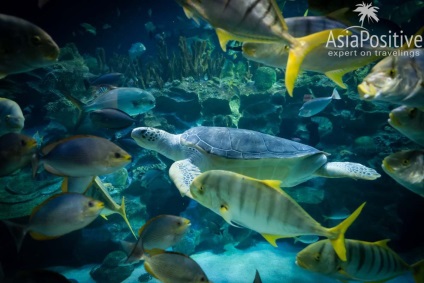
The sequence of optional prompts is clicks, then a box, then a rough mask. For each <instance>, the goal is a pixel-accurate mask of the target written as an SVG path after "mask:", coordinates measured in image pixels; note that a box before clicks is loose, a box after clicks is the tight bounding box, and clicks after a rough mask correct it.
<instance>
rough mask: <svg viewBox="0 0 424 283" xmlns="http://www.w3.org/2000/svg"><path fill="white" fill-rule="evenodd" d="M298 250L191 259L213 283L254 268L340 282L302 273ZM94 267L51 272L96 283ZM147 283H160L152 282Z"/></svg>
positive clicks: (276, 275)
mask: <svg viewBox="0 0 424 283" xmlns="http://www.w3.org/2000/svg"><path fill="white" fill-rule="evenodd" d="M298 251H300V248H295V247H293V246H291V245H289V244H285V243H282V244H281V245H280V247H279V248H273V247H272V246H270V245H269V244H267V243H261V244H258V245H257V246H255V247H252V248H249V249H247V250H244V251H240V250H237V249H234V250H231V251H227V252H225V253H223V254H214V253H211V252H203V253H198V254H195V255H193V256H192V258H193V259H194V260H196V261H197V263H199V265H200V266H201V267H202V268H203V270H204V271H205V273H206V275H207V276H208V278H209V280H211V281H212V282H214V283H227V282H228V283H230V282H231V283H251V282H253V279H254V277H255V271H256V269H257V270H258V271H259V273H260V275H261V278H262V282H263V283H274V282H275V283H281V282H284V283H306V282H308V283H310V282H313V283H336V282H337V283H339V282H340V281H337V280H333V279H329V278H327V277H324V276H321V275H319V274H314V273H311V272H308V271H305V270H303V269H301V268H300V267H298V266H297V265H296V264H295V263H294V261H295V257H296V253H297V252H298ZM93 267H94V265H86V266H82V267H80V268H78V269H69V268H67V267H63V266H58V267H52V268H51V269H52V270H55V271H58V272H60V273H62V274H63V275H64V276H66V277H67V278H69V279H76V280H77V281H78V282H79V283H95V281H94V280H93V279H92V278H91V277H90V270H91V269H92V268H93ZM145 272H146V271H145V270H144V267H143V265H140V266H139V267H137V268H136V269H135V270H134V272H133V273H132V275H131V276H130V277H129V278H127V279H126V280H125V281H123V283H130V282H131V283H137V282H138V277H139V276H140V275H142V274H144V273H145ZM149 282H152V283H154V282H159V281H158V280H156V279H152V280H150V281H149ZM413 282H414V280H413V279H412V276H411V275H410V274H405V275H404V276H401V277H397V278H396V279H393V280H390V281H387V282H386V283H413Z"/></svg>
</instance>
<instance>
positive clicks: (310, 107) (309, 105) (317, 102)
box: [299, 89, 341, 117]
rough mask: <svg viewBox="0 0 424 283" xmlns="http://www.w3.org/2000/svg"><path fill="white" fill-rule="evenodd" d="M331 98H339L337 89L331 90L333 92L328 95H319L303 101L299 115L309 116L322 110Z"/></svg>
mask: <svg viewBox="0 0 424 283" xmlns="http://www.w3.org/2000/svg"><path fill="white" fill-rule="evenodd" d="M333 99H341V97H340V95H339V93H338V92H337V89H334V90H333V94H332V95H331V96H329V97H319V98H314V99H311V100H309V101H307V102H305V103H304V104H303V105H302V107H301V108H300V109H299V116H301V117H311V116H314V115H316V114H318V113H320V112H321V111H322V110H324V109H325V108H326V107H327V106H328V105H329V104H330V103H331V101H332V100H333Z"/></svg>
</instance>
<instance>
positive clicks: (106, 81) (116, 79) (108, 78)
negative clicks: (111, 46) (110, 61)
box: [84, 72, 125, 86]
mask: <svg viewBox="0 0 424 283" xmlns="http://www.w3.org/2000/svg"><path fill="white" fill-rule="evenodd" d="M124 79H125V77H124V75H123V74H121V73H116V72H115V73H108V74H104V75H100V76H96V77H93V78H88V79H86V80H85V81H84V83H85V84H86V86H87V84H88V85H91V86H102V85H107V86H119V85H120V84H121V83H122V82H123V81H124Z"/></svg>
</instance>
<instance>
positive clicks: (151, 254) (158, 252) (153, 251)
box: [145, 248, 177, 256]
mask: <svg viewBox="0 0 424 283" xmlns="http://www.w3.org/2000/svg"><path fill="white" fill-rule="evenodd" d="M145 252H147V253H148V254H149V256H155V255H158V254H164V253H171V252H165V251H164V250H161V249H156V248H154V249H151V250H145ZM176 254H177V253H176Z"/></svg>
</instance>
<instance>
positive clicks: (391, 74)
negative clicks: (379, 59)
mask: <svg viewBox="0 0 424 283" xmlns="http://www.w3.org/2000/svg"><path fill="white" fill-rule="evenodd" d="M389 75H390V76H391V77H392V78H393V77H394V76H395V75H396V71H395V69H391V70H390V72H389Z"/></svg>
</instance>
